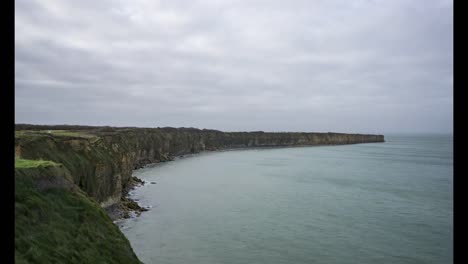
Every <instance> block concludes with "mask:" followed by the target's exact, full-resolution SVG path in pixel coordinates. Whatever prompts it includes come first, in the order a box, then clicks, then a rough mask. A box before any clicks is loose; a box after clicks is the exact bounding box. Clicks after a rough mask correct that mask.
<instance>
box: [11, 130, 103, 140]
mask: <svg viewBox="0 0 468 264" xmlns="http://www.w3.org/2000/svg"><path fill="white" fill-rule="evenodd" d="M49 132H50V133H49ZM44 134H50V135H53V136H63V137H79V138H95V137H96V135H91V134H87V133H85V132H81V131H70V130H37V131H34V130H18V131H15V137H22V136H28V135H44Z"/></svg>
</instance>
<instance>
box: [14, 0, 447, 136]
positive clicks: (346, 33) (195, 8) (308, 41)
mask: <svg viewBox="0 0 468 264" xmlns="http://www.w3.org/2000/svg"><path fill="white" fill-rule="evenodd" d="M452 12H453V4H452V2H450V1H437V0H431V1H424V2H419V1H403V0H395V1H381V0H375V1H370V0H369V1H360V0H354V1H349V0H347V1H344V0H336V1H276V0H275V1H271V0H270V1H265V0H257V1H248V3H247V2H244V1H214V0H205V1H202V0H197V1H154V0H138V1H123V0H121V1H116V0H108V1H97V2H96V1H58V0H57V1H34V0H29V1H26V0H19V1H16V2H15V83H16V85H15V119H16V122H17V123H46V124H57V123H58V124H63V123H68V124H88V125H117V126H150V127H156V126H176V127H179V126H193V127H200V128H214V129H221V130H230V131H234V130H237V131H238V130H265V131H294V130H296V131H297V130H300V131H338V132H340V131H341V132H363V133H366V132H373V133H389V132H451V131H452V117H453V113H452V106H453V100H452V97H453V91H452V86H453V68H452V63H453V24H452V20H453V15H452Z"/></svg>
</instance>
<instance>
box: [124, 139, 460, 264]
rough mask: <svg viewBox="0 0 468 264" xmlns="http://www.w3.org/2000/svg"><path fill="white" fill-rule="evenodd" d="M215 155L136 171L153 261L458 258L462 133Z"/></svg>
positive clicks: (138, 244)
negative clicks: (456, 153) (457, 151)
mask: <svg viewBox="0 0 468 264" xmlns="http://www.w3.org/2000/svg"><path fill="white" fill-rule="evenodd" d="M385 139H386V142H385V143H368V144H357V145H342V146H316V147H295V148H274V149H250V150H238V151H224V152H210V153H202V154H198V155H194V156H191V157H185V158H181V159H178V160H176V161H172V162H166V163H160V164H158V165H156V166H154V167H150V168H144V169H140V170H136V171H135V172H134V176H137V177H139V178H142V179H143V180H145V181H148V182H151V181H152V182H156V184H146V185H145V186H142V187H140V188H138V189H135V190H134V191H133V192H132V194H131V195H132V197H133V198H134V199H138V202H139V203H140V204H141V205H143V206H151V209H150V211H148V212H145V213H143V214H142V215H141V216H140V217H137V218H132V219H126V220H123V221H121V222H119V223H118V225H119V226H120V228H121V230H122V231H123V232H124V234H125V235H126V236H127V238H128V239H129V241H130V243H131V244H132V247H133V249H134V251H135V253H136V254H137V255H138V257H139V258H140V260H142V261H143V262H144V263H147V264H149V263H171V264H174V263H203V264H210V263H213V264H214V263H232V264H241V263H242V264H244V263H268V264H275V263H452V262H453V177H452V176H453V152H452V151H453V137H452V136H450V135H406V136H405V135H389V136H386V137H385Z"/></svg>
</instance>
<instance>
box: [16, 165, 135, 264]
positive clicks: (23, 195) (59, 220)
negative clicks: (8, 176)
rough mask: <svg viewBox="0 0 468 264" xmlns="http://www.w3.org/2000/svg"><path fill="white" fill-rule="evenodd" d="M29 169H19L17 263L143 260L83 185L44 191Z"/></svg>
mask: <svg viewBox="0 0 468 264" xmlns="http://www.w3.org/2000/svg"><path fill="white" fill-rule="evenodd" d="M29 170H30V171H29V172H23V173H19V172H18V173H16V175H15V262H16V263H140V262H139V261H138V259H137V257H136V256H135V254H134V252H133V250H132V248H131V246H130V243H129V242H128V240H127V239H126V238H125V236H124V235H123V234H122V233H121V232H120V230H119V229H118V227H117V226H116V225H115V224H113V223H112V221H111V219H110V218H109V216H108V215H107V214H106V213H105V211H104V210H103V209H102V208H101V207H100V206H99V205H98V204H97V203H96V202H95V201H93V200H91V199H89V198H88V197H87V196H86V195H85V194H84V193H83V192H81V191H80V190H79V189H76V190H74V191H68V190H65V189H59V188H53V189H48V190H46V191H39V190H38V189H37V188H36V187H35V182H34V178H35V177H37V175H34V174H36V173H34V172H33V171H31V170H32V169H29ZM29 174H31V176H29Z"/></svg>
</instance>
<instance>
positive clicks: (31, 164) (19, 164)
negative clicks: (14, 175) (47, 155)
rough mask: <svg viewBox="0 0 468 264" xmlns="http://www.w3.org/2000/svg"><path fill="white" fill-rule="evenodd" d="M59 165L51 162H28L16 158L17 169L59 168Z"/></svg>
mask: <svg viewBox="0 0 468 264" xmlns="http://www.w3.org/2000/svg"><path fill="white" fill-rule="evenodd" d="M59 165H60V164H59V163H55V162H53V161H50V160H28V159H19V158H15V169H26V168H37V167H49V166H59Z"/></svg>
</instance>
